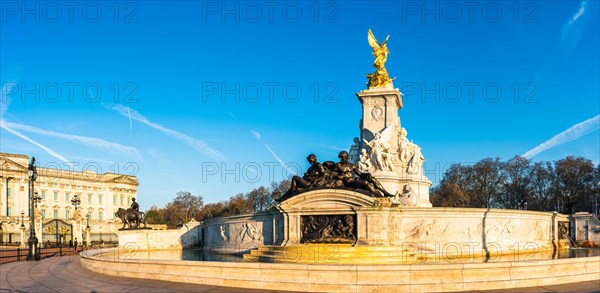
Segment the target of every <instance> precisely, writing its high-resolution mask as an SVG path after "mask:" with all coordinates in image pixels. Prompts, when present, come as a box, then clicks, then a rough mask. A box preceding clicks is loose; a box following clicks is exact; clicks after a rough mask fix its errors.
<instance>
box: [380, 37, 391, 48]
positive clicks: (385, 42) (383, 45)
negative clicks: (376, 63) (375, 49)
mask: <svg viewBox="0 0 600 293" xmlns="http://www.w3.org/2000/svg"><path fill="white" fill-rule="evenodd" d="M389 38H390V35H387V37H385V41H383V43H381V47H384V48H385V45H386V44H387V41H388V39H389Z"/></svg>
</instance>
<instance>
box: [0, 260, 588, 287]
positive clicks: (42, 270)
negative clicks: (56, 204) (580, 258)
mask: <svg viewBox="0 0 600 293" xmlns="http://www.w3.org/2000/svg"><path fill="white" fill-rule="evenodd" d="M0 292H2V293H5V292H99V293H100V292H280V291H264V290H251V289H236V288H228V287H219V286H207V285H196V284H186V283H175V282H165V281H155V280H144V279H134V278H121V277H112V276H105V275H101V274H97V273H93V272H89V271H87V270H85V269H83V268H82V267H81V265H80V264H79V256H78V255H75V256H63V257H52V258H47V259H44V260H42V261H38V262H12V263H7V264H3V265H0ZM487 292H600V280H596V281H589V282H581V283H575V284H565V285H554V286H541V287H531V288H519V289H512V290H494V291H487Z"/></svg>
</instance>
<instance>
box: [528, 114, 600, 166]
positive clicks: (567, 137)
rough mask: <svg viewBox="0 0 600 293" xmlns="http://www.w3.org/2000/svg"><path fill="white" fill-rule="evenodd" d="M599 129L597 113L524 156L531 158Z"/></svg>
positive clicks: (599, 123) (599, 118) (599, 119)
mask: <svg viewBox="0 0 600 293" xmlns="http://www.w3.org/2000/svg"><path fill="white" fill-rule="evenodd" d="M598 129H600V115H596V116H595V117H593V118H590V119H587V120H585V121H583V122H580V123H577V124H575V125H573V126H571V127H569V129H567V130H565V131H563V132H561V133H559V134H557V135H555V136H554V137H552V138H551V139H549V140H547V141H545V142H543V143H542V144H540V145H538V146H536V147H534V148H533V149H531V150H529V151H527V152H526V153H524V154H523V157H525V158H528V159H530V158H532V157H534V156H536V155H537V154H539V153H541V152H543V151H547V150H549V149H551V148H554V147H556V146H559V145H562V144H565V143H567V142H570V141H573V140H576V139H578V138H580V137H582V136H584V135H586V134H588V133H590V132H593V131H596V130H598Z"/></svg>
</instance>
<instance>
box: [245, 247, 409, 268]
mask: <svg viewBox="0 0 600 293" xmlns="http://www.w3.org/2000/svg"><path fill="white" fill-rule="evenodd" d="M243 257H244V261H248V262H274V263H286V262H287V263H343V264H369V263H377V264H401V263H414V261H415V260H416V257H415V255H414V253H413V252H412V251H404V250H402V249H401V247H397V246H351V245H337V244H335V245H334V244H318V245H317V244H311V245H294V246H260V247H258V249H255V250H252V251H250V253H249V254H245V255H244V256H243Z"/></svg>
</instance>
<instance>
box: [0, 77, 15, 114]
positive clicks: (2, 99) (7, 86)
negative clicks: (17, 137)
mask: <svg viewBox="0 0 600 293" xmlns="http://www.w3.org/2000/svg"><path fill="white" fill-rule="evenodd" d="M14 85H15V83H8V82H6V83H4V84H3V85H2V88H1V89H0V120H2V117H4V113H6V110H8V105H10V98H9V97H8V93H10V92H11V91H12V89H13V87H14Z"/></svg>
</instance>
